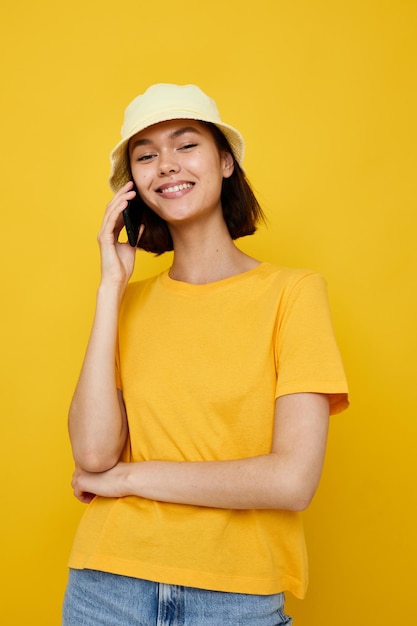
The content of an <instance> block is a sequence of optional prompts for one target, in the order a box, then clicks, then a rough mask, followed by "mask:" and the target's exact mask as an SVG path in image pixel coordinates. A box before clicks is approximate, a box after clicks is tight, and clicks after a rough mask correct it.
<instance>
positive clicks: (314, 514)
mask: <svg viewBox="0 0 417 626" xmlns="http://www.w3.org/2000/svg"><path fill="white" fill-rule="evenodd" d="M416 18H417V3H416V0H409V1H406V0H380V1H378V2H377V1H374V2H371V1H367V0H350V1H349V0H344V1H339V2H338V1H334V0H316V1H314V0H293V1H292V2H284V1H281V0H257V1H256V2H247V3H245V2H243V3H242V1H241V0H228V2H225V1H224V0H212V1H211V2H210V3H206V4H204V3H203V4H202V3H196V2H195V1H192V2H191V1H190V0H183V1H182V2H178V3H173V2H171V1H170V2H168V1H167V0H159V2H140V1H138V0H125V1H123V0H122V1H121V2H117V3H115V2H108V0H96V1H93V0H90V1H89V0H72V1H71V2H69V1H68V2H62V1H61V2H59V1H57V0H38V1H37V2H32V1H29V0H14V2H10V3H7V9H6V8H5V7H3V11H2V19H1V25H0V28H1V31H2V32H1V38H0V41H1V45H2V46H3V48H4V50H2V54H1V57H2V61H3V66H4V69H3V74H2V81H1V82H2V92H3V93H2V109H3V110H2V115H1V124H2V131H1V150H0V153H1V161H2V162H1V174H2V177H3V181H2V188H1V193H2V213H1V215H2V220H1V222H2V224H1V226H2V235H1V243H0V253H1V255H2V259H1V272H2V277H1V292H2V302H3V305H2V323H1V326H0V327H1V334H2V336H1V347H2V359H1V366H2V374H1V381H2V385H3V387H4V389H3V390H2V393H1V404H2V411H1V439H0V440H1V445H2V451H1V455H0V459H1V463H2V466H3V468H2V472H1V476H2V516H1V519H0V526H1V529H0V530H1V537H2V547H1V562H2V566H1V568H0V596H1V599H0V602H1V608H0V614H1V616H2V623H4V624H7V625H8V626H9V625H15V624H16V625H19V626H20V625H22V626H23V625H25V626H26V625H27V624H30V625H31V626H37V625H39V626H49V625H50V626H53V625H57V624H59V615H60V605H61V600H62V594H63V591H64V586H65V580H66V559H67V555H68V551H69V549H70V544H71V541H72V537H73V534H74V531H75V528H76V525H77V520H78V519H79V517H80V515H81V513H82V510H83V506H82V505H81V504H80V503H78V502H77V501H75V500H74V499H73V497H72V493H71V489H70V485H69V481H70V476H71V470H72V461H71V456H70V450H69V443H68V439H67V433H66V412H67V407H68V404H69V401H70V397H71V394H72V390H73V388H74V384H75V381H76V378H77V375H78V370H79V366H80V362H81V359H82V355H83V351H84V347H85V343H86V340H87V336H88V332H89V327H90V321H91V315H92V311H93V305H94V297H95V296H94V291H95V287H96V285H97V280H98V276H99V274H98V250H97V246H96V242H95V236H96V232H97V230H98V227H99V224H100V221H101V215H102V212H103V209H104V206H105V203H106V202H107V201H108V199H109V198H110V192H109V189H108V187H107V175H108V153H109V151H110V149H111V147H112V146H113V144H114V143H115V142H116V141H117V140H118V135H119V128H120V125H121V115H122V111H123V109H124V107H125V105H126V104H127V102H128V101H130V99H131V98H132V97H134V96H135V95H136V94H137V93H138V92H140V91H141V90H143V89H145V88H146V87H147V86H148V85H149V84H150V83H153V82H162V81H168V82H180V83H186V82H196V83H198V84H200V85H201V87H202V88H203V89H205V90H206V91H207V92H208V93H210V94H211V95H212V96H213V97H214V98H215V99H216V100H217V101H218V104H219V106H220V108H221V111H222V113H223V117H224V118H225V119H226V120H228V121H230V122H231V123H233V124H235V125H236V126H237V127H238V128H240V129H241V130H242V132H243V134H244V135H245V137H246V139H247V149H248V152H247V158H246V170H247V172H248V174H249V176H250V178H251V180H252V182H253V184H254V187H255V189H256V190H257V191H258V194H259V198H260V200H261V202H262V204H263V206H264V208H265V210H266V212H267V213H268V215H269V217H270V223H269V227H268V228H267V229H266V228H263V229H262V230H261V231H260V232H259V233H258V234H257V235H256V236H255V237H254V238H249V239H248V240H247V241H243V242H242V244H241V245H242V247H243V248H244V249H245V250H246V251H248V252H250V253H251V254H253V255H255V256H258V257H261V258H263V259H265V260H270V261H273V262H277V263H282V264H286V265H292V266H307V267H312V268H315V269H317V270H319V271H321V272H322V273H323V274H325V276H326V277H327V279H328V283H329V291H330V297H331V303H332V308H333V313H334V323H335V327H336V332H337V336H338V339H339V342H340V346H341V349H342V352H343V356H344V361H345V364H346V369H347V373H348V376H349V380H350V387H351V400H352V407H351V409H350V410H349V411H348V412H347V413H345V414H343V415H342V416H338V417H335V418H334V419H333V422H332V427H331V432H330V441H329V451H328V456H327V460H326V466H325V472H324V476H323V481H322V484H321V487H320V489H319V492H318V494H317V496H316V498H315V500H314V503H313V504H312V506H311V508H310V509H309V511H308V512H307V513H306V515H305V520H306V532H307V537H308V541H309V546H310V561H311V566H310V569H311V585H310V589H309V593H308V596H307V598H306V600H305V601H304V602H299V601H296V600H294V599H292V598H289V599H288V606H289V610H290V611H291V612H292V614H293V615H294V616H295V618H296V619H295V624H296V625H299V626H319V625H320V626H324V625H327V626H348V625H349V626H350V625H351V624H352V621H353V622H354V623H355V624H358V625H359V626H362V625H368V624H371V625H373V624H375V625H376V624H380V623H385V622H387V621H394V622H395V623H404V624H411V623H412V620H413V618H412V617H410V615H413V614H414V613H415V610H414V606H413V605H414V596H415V563H416V560H417V554H416V542H415V536H414V535H415V531H414V528H415V517H416V513H417V511H416V509H417V504H416V498H415V492H416V490H415V475H416V460H415V456H416V453H415V448H416V434H417V421H416V401H415V397H416V394H415V386H416V380H415V378H416V367H415V354H416V352H417V345H416V319H417V315H416V295H415V294H416V278H415V276H416V269H417V268H416V193H415V192H416V180H417V176H416V145H417V142H416V139H417V137H416V134H417V133H416V130H417V124H416V105H417V98H416V95H417V94H416V60H417V58H416V57H417V37H416V25H417V19H416ZM167 263H169V258H165V257H162V259H159V260H155V259H154V258H153V257H151V256H148V255H146V254H145V253H142V254H140V255H139V258H138V268H137V271H136V275H137V276H146V275H150V274H153V273H154V272H156V271H159V269H161V268H162V267H165V265H166V264H167ZM351 604H353V606H351ZM352 614H353V615H354V617H353V618H352ZM388 616H389V617H388Z"/></svg>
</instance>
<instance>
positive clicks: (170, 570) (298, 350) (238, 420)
mask: <svg viewBox="0 0 417 626" xmlns="http://www.w3.org/2000/svg"><path fill="white" fill-rule="evenodd" d="M117 362H118V367H117V370H118V386H120V388H121V389H122V390H123V396H124V400H125V403H126V409H127V414H128V421H129V432H130V441H129V446H127V449H126V453H125V456H124V458H125V460H131V461H134V462H137V461H146V460H150V459H159V460H167V461H202V460H228V459H229V460H230V459H239V458H246V457H251V456H256V455H262V454H266V453H268V452H269V451H270V449H271V440H272V429H273V418H274V408H275V400H276V398H277V397H279V396H281V395H285V394H289V393H297V392H318V393H328V394H330V399H331V412H332V413H336V412H338V411H341V410H343V409H344V408H346V406H347V404H348V401H347V385H346V380H345V375H344V371H343V366H342V363H341V359H340V355H339V351H338V348H337V346H336V343H335V339H334V334H333V330H332V325H331V319H330V314H329V308H328V303H327V294H326V287H325V283H324V280H323V279H322V277H321V276H320V275H318V274H316V273H313V272H309V271H304V270H290V269H286V268H278V267H275V266H273V265H271V264H269V263H261V264H260V265H258V266H257V267H256V268H254V269H252V270H250V271H248V272H245V273H243V274H240V275H238V276H233V277H231V278H227V279H225V280H221V281H218V282H215V283H211V284H208V285H192V284H188V283H183V282H179V281H174V280H172V279H170V278H169V276H168V273H167V272H164V273H162V274H160V275H158V276H156V277H154V278H151V279H149V280H145V281H141V282H137V283H132V284H130V285H129V286H128V288H127V291H126V294H125V297H124V300H123V304H122V308H121V312H120V322H119V354H118V355H117ZM70 567H73V568H76V569H77V568H78V569H82V568H91V569H99V570H104V571H109V572H113V573H116V574H124V575H127V576H133V577H138V578H144V579H148V580H154V581H157V582H165V583H171V584H177V585H187V586H192V587H200V588H207V589H212V590H219V591H231V592H240V593H254V594H270V593H278V592H280V591H286V590H289V591H291V592H292V593H293V594H294V595H296V596H298V597H303V596H304V594H305V591H306V586H307V578H308V575H307V558H306V550H305V544H304V534H303V527H302V521H301V517H300V514H299V513H295V512H289V511H282V510H231V509H230V510H229V509H212V508H208V507H198V506H188V505H179V504H168V503H162V502H155V501H152V500H146V499H143V498H138V497H133V496H132V497H126V498H120V499H113V498H109V499H106V498H101V497H99V498H95V499H94V500H93V502H92V503H91V504H90V505H89V506H88V508H87V511H86V513H85V515H84V517H83V519H82V520H81V523H80V526H79V530H78V533H77V536H76V539H75V543H74V547H73V550H72V554H71V558H70Z"/></svg>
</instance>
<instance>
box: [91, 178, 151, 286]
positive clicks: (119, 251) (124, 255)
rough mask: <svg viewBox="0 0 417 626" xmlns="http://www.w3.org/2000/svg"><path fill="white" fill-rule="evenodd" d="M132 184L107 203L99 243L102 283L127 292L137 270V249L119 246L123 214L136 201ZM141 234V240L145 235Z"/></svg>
mask: <svg viewBox="0 0 417 626" xmlns="http://www.w3.org/2000/svg"><path fill="white" fill-rule="evenodd" d="M135 193H136V192H135V191H134V189H133V182H132V181H129V182H128V183H126V184H125V185H123V187H121V188H120V189H119V190H118V191H117V193H116V194H115V195H114V197H113V199H112V200H111V201H110V202H109V203H108V205H107V207H106V212H105V214H104V218H103V223H102V225H101V229H100V232H99V234H98V236H97V240H98V243H99V246H100V254H101V283H102V284H108V285H111V284H112V285H118V286H119V287H122V289H124V288H125V287H126V285H127V282H128V280H129V278H130V277H131V275H132V272H133V268H134V266H135V255H136V248H133V247H132V246H131V245H130V244H129V243H128V242H124V243H122V242H120V241H119V240H118V239H119V234H120V232H121V230H122V228H123V226H124V223H123V216H122V211H123V210H124V209H125V208H126V207H127V205H128V202H129V200H132V198H134V197H135ZM143 228H144V227H143V226H141V230H140V232H139V238H140V236H141V235H142V232H143Z"/></svg>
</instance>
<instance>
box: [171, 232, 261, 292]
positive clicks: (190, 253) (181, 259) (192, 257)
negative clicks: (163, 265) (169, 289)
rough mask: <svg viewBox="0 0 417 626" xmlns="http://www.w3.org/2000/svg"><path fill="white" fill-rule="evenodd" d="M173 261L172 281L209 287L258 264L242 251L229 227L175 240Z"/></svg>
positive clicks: (175, 238)
mask: <svg viewBox="0 0 417 626" xmlns="http://www.w3.org/2000/svg"><path fill="white" fill-rule="evenodd" d="M173 239H174V260H173V263H172V267H171V269H170V271H169V275H170V277H171V278H172V279H173V280H179V281H181V282H186V283H191V284H208V283H212V282H216V281H218V280H222V279H224V278H229V277H230V276H235V275H237V274H241V273H243V272H246V271H248V270H250V269H252V268H254V267H256V266H257V265H259V262H258V261H256V260H255V259H253V258H251V257H249V256H248V255H246V254H245V253H243V252H242V251H241V250H239V249H238V248H237V247H236V246H235V244H234V243H233V240H232V239H231V237H230V235H229V232H228V230H227V227H225V229H223V231H222V232H221V233H219V232H217V233H211V234H207V232H206V233H205V235H204V236H197V234H196V233H193V234H190V235H189V236H182V237H175V234H174V236H173Z"/></svg>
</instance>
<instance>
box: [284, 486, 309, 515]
mask: <svg viewBox="0 0 417 626" xmlns="http://www.w3.org/2000/svg"><path fill="white" fill-rule="evenodd" d="M313 496H314V491H312V492H309V491H308V490H306V489H301V490H299V492H297V493H294V494H293V497H292V501H291V506H290V508H289V510H290V511H294V512H297V513H301V512H302V511H305V510H306V509H307V508H308V507H309V506H310V504H311V501H312V499H313Z"/></svg>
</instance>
